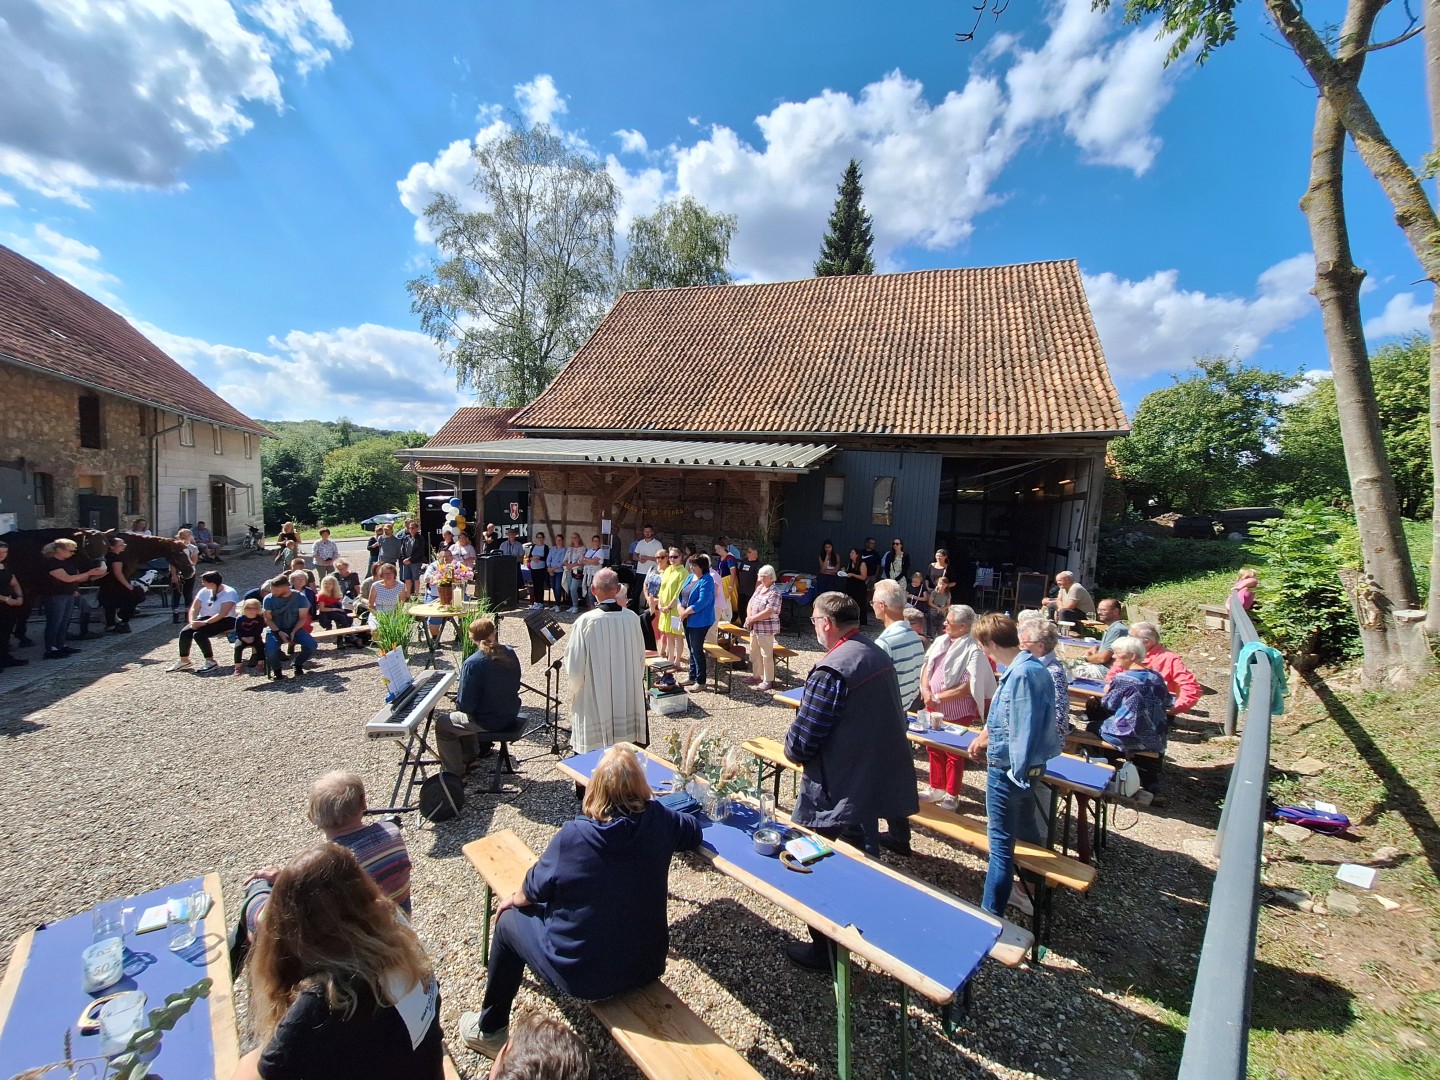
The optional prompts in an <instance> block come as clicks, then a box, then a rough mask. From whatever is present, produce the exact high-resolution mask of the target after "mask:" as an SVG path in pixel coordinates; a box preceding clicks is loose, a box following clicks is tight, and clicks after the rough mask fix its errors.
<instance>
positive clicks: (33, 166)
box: [0, 0, 350, 206]
mask: <svg viewBox="0 0 1440 1080" xmlns="http://www.w3.org/2000/svg"><path fill="white" fill-rule="evenodd" d="M349 44H350V36H349V32H348V31H347V30H346V29H345V25H344V23H343V22H341V20H340V18H339V17H338V16H337V15H336V14H335V12H334V11H333V9H332V8H331V5H330V0H244V2H242V3H241V6H240V7H239V8H238V9H237V7H236V6H235V3H232V0H108V2H106V3H103V4H100V3H91V2H89V0H9V2H8V3H7V4H6V5H5V8H4V16H3V18H0V101H4V102H5V107H4V108H3V109H0V175H4V176H8V177H10V178H11V179H13V180H15V181H16V182H17V183H19V184H20V185H22V186H24V187H26V188H29V189H30V190H32V191H35V192H37V193H39V194H41V195H43V196H46V197H49V198H55V199H62V200H64V201H66V202H69V203H72V204H74V205H77V206H85V205H86V201H85V195H84V193H85V192H86V191H87V190H89V189H94V188H98V187H151V188H171V187H174V186H176V185H178V184H179V183H180V179H181V175H182V173H183V170H184V168H185V166H186V165H187V164H188V163H189V162H190V161H191V160H192V159H193V158H194V157H196V156H197V155H199V154H202V153H205V152H207V151H213V150H216V149H218V148H219V147H221V146H223V145H225V144H226V143H227V142H229V141H230V139H232V138H234V137H236V136H237V135H241V134H243V133H244V132H245V131H247V130H249V128H250V127H251V126H252V123H253V121H252V120H251V119H250V117H249V116H248V115H247V113H246V110H247V108H248V107H250V106H252V105H255V104H260V105H265V106H269V107H272V108H275V109H279V108H281V107H282V106H283V103H284V101H283V95H282V92H281V70H282V67H283V66H284V65H285V64H293V65H294V67H295V68H296V69H297V70H298V71H299V72H301V73H304V72H305V71H308V70H311V69H313V68H315V67H318V66H321V65H323V64H324V63H326V62H327V61H328V60H329V59H330V55H331V53H330V49H331V48H332V47H333V48H340V49H343V48H346V47H348V46H349Z"/></svg>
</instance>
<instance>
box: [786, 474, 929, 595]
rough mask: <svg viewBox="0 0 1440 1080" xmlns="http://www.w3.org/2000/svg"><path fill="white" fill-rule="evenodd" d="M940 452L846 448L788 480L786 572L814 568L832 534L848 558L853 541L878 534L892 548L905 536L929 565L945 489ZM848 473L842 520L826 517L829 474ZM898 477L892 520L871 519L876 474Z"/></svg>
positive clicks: (915, 558)
mask: <svg viewBox="0 0 1440 1080" xmlns="http://www.w3.org/2000/svg"><path fill="white" fill-rule="evenodd" d="M941 460H942V459H941V457H940V455H939V454H920V453H900V452H892V451H870V450H846V451H842V452H841V453H839V454H837V455H835V457H833V458H831V459H830V461H828V462H826V464H825V465H823V466H821V467H820V468H819V469H817V470H816V471H815V472H813V473H811V474H810V475H809V476H806V477H802V478H801V479H800V480H798V481H796V482H795V483H794V484H787V485H785V505H784V509H783V515H784V518H785V528H784V532H783V533H782V535H781V537H780V544H779V549H780V551H779V565H778V566H776V569H777V570H779V571H780V572H781V573H785V572H787V571H790V570H797V571H806V572H813V571H814V570H815V565H816V560H817V558H818V557H819V552H820V545H821V544H822V543H823V542H824V541H826V540H830V541H831V542H833V543H834V545H835V547H836V549H837V550H838V551H839V552H840V557H841V559H842V560H843V559H844V558H845V554H846V552H847V551H848V550H849V549H850V548H852V547H860V548H863V547H864V544H865V538H866V537H867V536H873V537H875V540H876V547H877V548H878V549H879V550H880V551H882V552H883V551H887V550H888V549H889V547H890V541H891V540H894V539H895V538H896V537H899V538H900V539H901V540H902V541H904V543H905V550H906V551H908V552H909V553H910V561H911V563H912V565H914V566H916V567H924V566H925V565H927V564H928V563H929V562H930V557H931V556H932V555H934V553H935V549H934V546H933V545H934V543H935V511H936V507H937V505H938V502H939V495H940V462H941ZM827 476H843V477H844V478H845V501H844V504H843V508H842V514H841V519H840V520H839V521H825V520H824V515H823V510H824V498H825V478H826V477H827ZM881 476H893V477H894V478H895V493H894V509H893V512H892V523H891V524H889V525H875V524H872V522H871V506H872V501H873V496H874V490H875V480H876V478H877V477H881Z"/></svg>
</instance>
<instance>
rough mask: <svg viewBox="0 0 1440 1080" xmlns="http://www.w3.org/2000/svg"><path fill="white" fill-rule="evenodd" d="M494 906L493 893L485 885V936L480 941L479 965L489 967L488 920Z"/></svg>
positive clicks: (488, 884)
mask: <svg viewBox="0 0 1440 1080" xmlns="http://www.w3.org/2000/svg"><path fill="white" fill-rule="evenodd" d="M494 906H495V891H494V890H493V889H491V888H490V883H489V882H488V881H487V882H486V883H485V936H484V937H482V938H481V939H480V963H482V964H484V965H485V966H486V967H487V968H488V967H489V966H490V919H491V917H492V909H493V908H494Z"/></svg>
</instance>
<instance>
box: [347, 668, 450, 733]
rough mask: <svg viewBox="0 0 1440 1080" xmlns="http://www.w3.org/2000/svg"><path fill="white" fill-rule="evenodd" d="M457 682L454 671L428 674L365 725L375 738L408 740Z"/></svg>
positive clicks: (366, 731) (367, 731) (429, 672)
mask: <svg viewBox="0 0 1440 1080" xmlns="http://www.w3.org/2000/svg"><path fill="white" fill-rule="evenodd" d="M454 681H455V672H453V671H427V672H426V673H425V674H424V675H422V676H421V677H420V678H418V679H416V680H415V682H414V683H413V684H412V685H411V686H409V687H408V688H407V689H406V691H405V694H404V695H402V697H401V698H400V699H399V700H397V701H395V702H393V703H390V704H387V705H385V706H384V708H382V709H381V710H380V711H379V712H377V713H376V714H375V715H374V716H372V717H371V718H370V720H369V721H368V722H367V723H366V724H365V734H366V735H367V736H369V737H370V738H372V739H405V738H408V737H409V736H411V735H412V734H414V732H415V729H416V728H417V727H419V726H420V723H421V722H422V721H423V720H425V719H426V718H427V717H429V715H430V713H431V710H433V709H434V708H435V706H436V704H437V703H438V702H439V701H440V696H441V695H442V694H444V693H445V691H446V690H448V689H449V688H450V684H451V683H453V682H454Z"/></svg>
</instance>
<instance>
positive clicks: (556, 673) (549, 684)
mask: <svg viewBox="0 0 1440 1080" xmlns="http://www.w3.org/2000/svg"><path fill="white" fill-rule="evenodd" d="M520 617H521V618H522V619H524V620H525V629H526V630H528V631H529V633H530V663H531V664H532V665H533V664H536V663H539V662H540V660H541V659H542V658H543V659H544V661H545V689H544V690H543V691H542V690H541V689H540V688H539V687H536V686H531V685H530V684H529V683H527V682H525V681H524V680H523V679H522V680H521V682H520V685H521V687H522V688H524V689H526V690H529V691H530V692H531V693H532V694H540V695H541V696H542V697H543V698H544V699H545V717H544V719H543V720H542V721H541V722H540V724H539V725H538V726H537V727H533V728H531V729H530V730H529V731H527V732H525V735H526V736H529V735H533V734H534V733H535V732H537V731H543V730H545V729H546V728H547V727H548V728H549V729H550V752H551V753H552V754H559V753H560V661H559V660H551V659H550V650H551V649H552V648H553V647H554V645H555V643H556V642H557V641H559V640H560V639H561V638H562V637H564V636H565V627H563V626H561V625H560V623H558V622H556V621H555V619H554V618H552V617H551V615H550V613H549V612H548V611H546V610H545V609H544V608H542V607H533V608H530V609H529V610H527V611H524V612H522V613H521V615H520Z"/></svg>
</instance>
